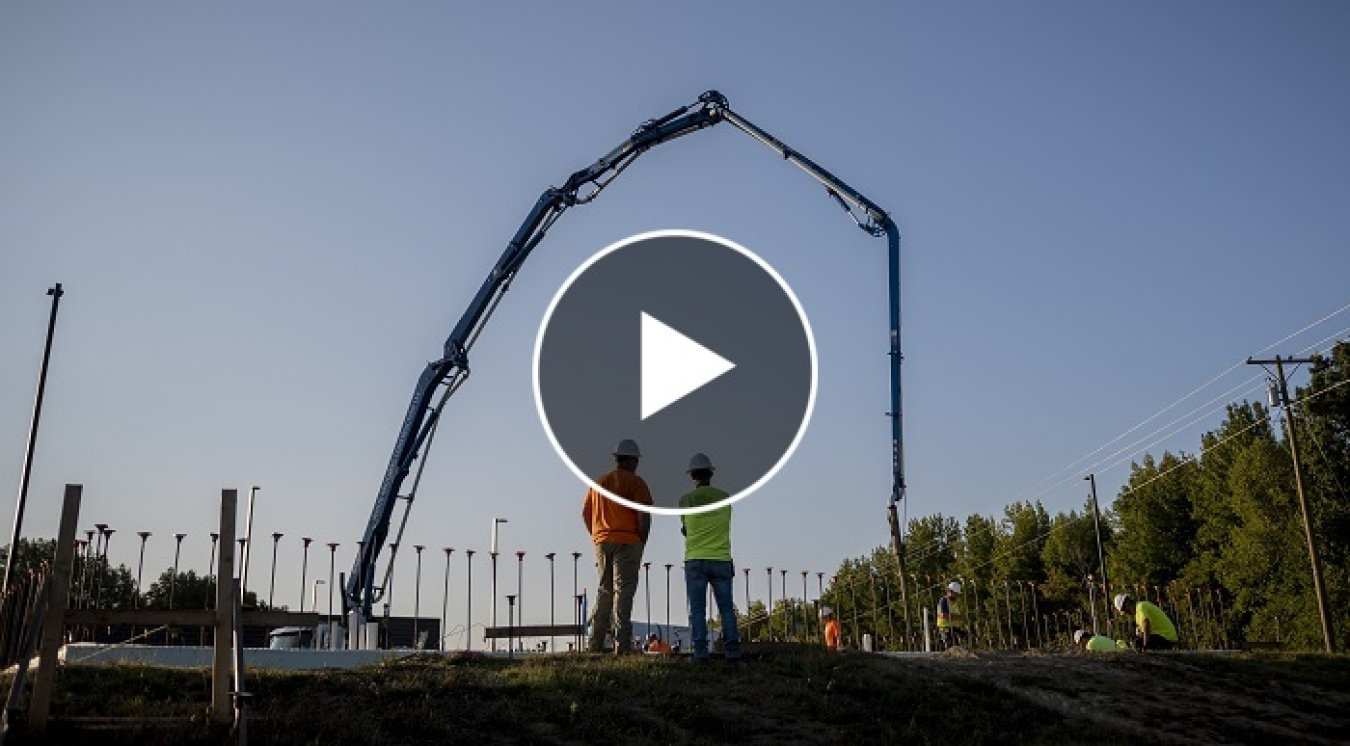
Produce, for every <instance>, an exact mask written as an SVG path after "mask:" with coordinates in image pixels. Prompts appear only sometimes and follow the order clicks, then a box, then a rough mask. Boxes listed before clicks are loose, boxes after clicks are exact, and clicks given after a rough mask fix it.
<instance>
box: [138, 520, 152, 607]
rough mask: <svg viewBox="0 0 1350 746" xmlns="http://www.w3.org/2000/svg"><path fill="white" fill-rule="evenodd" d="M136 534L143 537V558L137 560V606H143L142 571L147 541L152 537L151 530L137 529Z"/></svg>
mask: <svg viewBox="0 0 1350 746" xmlns="http://www.w3.org/2000/svg"><path fill="white" fill-rule="evenodd" d="M136 535H137V536H139V537H141V558H140V559H139V560H137V562H136V604H135V608H137V609H139V608H141V572H142V571H143V570H144V569H145V541H146V539H149V538H150V532H149V531H137V532H136Z"/></svg>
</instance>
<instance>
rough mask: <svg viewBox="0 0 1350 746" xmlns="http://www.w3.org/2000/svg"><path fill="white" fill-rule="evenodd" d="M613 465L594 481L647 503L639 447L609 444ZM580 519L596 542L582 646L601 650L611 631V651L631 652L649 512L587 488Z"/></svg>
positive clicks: (624, 442)
mask: <svg viewBox="0 0 1350 746" xmlns="http://www.w3.org/2000/svg"><path fill="white" fill-rule="evenodd" d="M613 455H614V468H613V469H611V470H610V471H609V472H606V473H605V474H604V475H603V476H601V477H600V478H599V479H596V480H595V483H596V484H597V485H599V486H600V487H602V488H604V489H606V490H608V491H609V492H611V493H613V494H615V495H618V496H619V497H622V498H624V499H625V500H628V501H629V502H633V503H639V504H642V505H651V504H652V493H651V491H650V490H649V489H647V483H646V482H645V481H643V479H642V477H639V476H638V475H637V467H638V460H639V459H640V458H642V451H641V450H640V449H639V448H638V444H637V443H635V442H633V441H632V440H627V439H625V440H621V441H619V444H618V445H617V446H615V447H614V454H613ZM581 519H582V520H583V521H585V523H586V530H587V531H589V532H590V534H591V541H592V542H593V543H594V544H595V569H596V572H597V574H598V575H599V577H600V582H599V585H598V586H597V587H596V589H595V608H594V609H593V610H592V611H591V618H590V625H591V633H590V637H589V638H588V639H587V644H586V650H587V651H589V652H592V653H602V652H604V651H605V636H606V635H613V637H614V652H615V653H631V652H633V597H634V596H636V595H637V584H638V569H639V568H641V567H642V551H643V548H644V547H645V546H646V544H647V536H648V534H649V533H650V532H651V515H650V514H649V513H647V512H646V511H642V510H637V509H636V508H630V507H628V506H627V505H624V504H623V503H620V502H618V501H617V500H611V499H610V498H608V497H606V496H605V495H604V493H602V492H599V491H597V490H595V489H594V488H592V489H590V490H588V491H587V492H586V500H585V502H584V503H583V504H582V507H581Z"/></svg>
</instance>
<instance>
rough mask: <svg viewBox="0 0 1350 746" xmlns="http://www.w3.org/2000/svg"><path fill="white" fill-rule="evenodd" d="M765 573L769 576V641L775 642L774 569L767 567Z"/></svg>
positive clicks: (766, 610) (766, 613)
mask: <svg viewBox="0 0 1350 746" xmlns="http://www.w3.org/2000/svg"><path fill="white" fill-rule="evenodd" d="M764 572H766V573H768V575H769V605H768V607H767V608H765V610H764V611H765V616H766V617H767V618H768V626H769V641H770V642H772V641H773V568H772V567H766V568H764Z"/></svg>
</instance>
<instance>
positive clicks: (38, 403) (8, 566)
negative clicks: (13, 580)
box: [0, 282, 65, 596]
mask: <svg viewBox="0 0 1350 746" xmlns="http://www.w3.org/2000/svg"><path fill="white" fill-rule="evenodd" d="M47 295H50V296H51V297H52V315H51V318H50V319H48V321H47V343H46V345H44V346H43V348H42V368H41V370H40V371H39V373H38V385H37V396H36V398H35V399H34V400H33V419H32V422H31V423H30V424H29V426H28V448H27V449H25V451H24V455H23V472H22V474H21V475H20V476H19V500H18V505H17V506H16V507H15V509H14V532H13V533H12V534H11V535H10V539H9V559H8V560H7V561H6V562H5V582H4V584H3V585H2V586H0V596H3V595H4V594H5V592H7V591H8V590H9V578H10V575H11V572H12V571H13V569H14V560H15V558H16V557H18V551H19V536H20V535H21V534H22V533H23V509H24V505H25V503H27V502H28V481H29V478H30V477H31V476H32V473H33V450H34V449H36V448H37V436H38V423H39V422H40V421H41V420H42V396H43V394H44V393H45V392H46V389H47V364H48V362H50V361H51V357H52V336H53V335H54V334H55V333H56V311H57V309H58V308H59V307H60V305H61V296H62V295H65V291H63V290H62V289H61V283H59V282H58V283H56V286H55V287H51V288H48V289H47Z"/></svg>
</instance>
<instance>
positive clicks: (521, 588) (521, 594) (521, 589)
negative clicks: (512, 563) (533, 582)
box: [516, 551, 525, 625]
mask: <svg viewBox="0 0 1350 746" xmlns="http://www.w3.org/2000/svg"><path fill="white" fill-rule="evenodd" d="M516 601H517V602H519V604H520V623H521V624H522V625H523V624H525V552H523V551H517V552H516Z"/></svg>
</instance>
